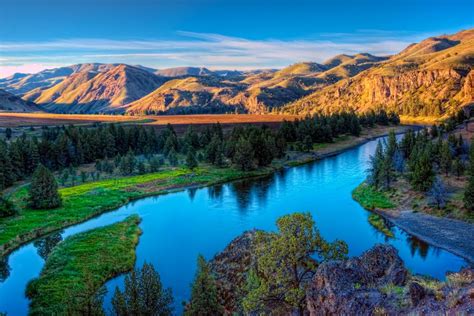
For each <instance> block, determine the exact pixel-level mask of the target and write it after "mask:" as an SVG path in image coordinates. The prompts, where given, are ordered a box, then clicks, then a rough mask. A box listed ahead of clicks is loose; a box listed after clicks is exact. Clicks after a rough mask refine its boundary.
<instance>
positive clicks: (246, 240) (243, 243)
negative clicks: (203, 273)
mask: <svg viewBox="0 0 474 316" xmlns="http://www.w3.org/2000/svg"><path fill="white" fill-rule="evenodd" d="M256 232H257V231H256V230H251V231H246V232H245V233H243V234H242V235H240V236H239V237H237V238H235V239H234V240H233V241H232V242H231V243H230V244H229V245H228V246H227V247H226V248H225V249H224V250H223V251H222V252H220V253H219V254H217V255H216V256H215V257H214V258H213V259H212V261H211V262H210V265H211V271H212V272H213V273H214V276H215V278H216V281H217V290H218V293H219V298H220V300H221V304H222V306H224V308H225V310H226V312H227V313H228V314H232V313H233V312H236V311H238V309H239V307H238V301H239V300H240V298H241V296H242V295H241V293H242V292H241V291H242V289H243V288H244V286H245V282H246V278H247V272H248V271H249V269H250V267H251V266H252V262H253V261H254V256H253V255H252V252H253V251H252V242H253V240H254V238H255V234H256Z"/></svg>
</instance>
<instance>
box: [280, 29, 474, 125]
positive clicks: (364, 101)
mask: <svg viewBox="0 0 474 316" xmlns="http://www.w3.org/2000/svg"><path fill="white" fill-rule="evenodd" d="M340 65H342V63H340ZM340 65H339V66H338V67H340ZM473 66H474V30H468V31H463V32H459V33H457V34H454V35H445V36H439V37H432V38H428V39H426V40H424V41H422V42H420V43H418V44H412V45H410V46H409V47H407V48H406V49H405V50H403V51H402V52H400V53H399V54H397V55H394V56H392V57H391V58H389V59H388V60H386V61H383V62H380V63H379V64H378V65H377V66H376V67H371V68H370V69H368V70H365V71H362V72H360V73H359V74H358V75H356V76H354V77H353V78H349V79H344V80H341V81H339V82H338V83H336V84H333V85H330V86H328V87H326V88H323V89H321V90H320V91H316V92H314V93H312V94H311V95H309V96H306V97H304V98H302V99H300V100H298V101H296V102H294V103H292V104H290V105H288V106H286V107H285V108H284V109H283V111H285V112H289V113H315V112H324V113H330V112H338V111H340V110H341V109H346V110H347V109H354V110H356V111H359V112H363V111H367V110H372V109H377V108H385V109H387V110H389V111H396V112H397V113H399V114H402V115H408V116H436V117H441V116H445V115H450V114H451V113H454V112H456V111H457V110H459V109H460V108H461V107H462V106H464V105H465V104H469V103H471V102H473V101H474V72H473ZM335 69H336V68H333V70H335Z"/></svg>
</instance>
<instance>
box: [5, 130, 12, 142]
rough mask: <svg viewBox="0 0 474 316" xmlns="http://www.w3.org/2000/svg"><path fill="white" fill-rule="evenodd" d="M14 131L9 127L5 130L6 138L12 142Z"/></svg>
mask: <svg viewBox="0 0 474 316" xmlns="http://www.w3.org/2000/svg"><path fill="white" fill-rule="evenodd" d="M12 134H13V132H12V129H11V128H10V127H7V129H6V130H5V137H6V138H7V139H8V140H10V139H11V138H12Z"/></svg>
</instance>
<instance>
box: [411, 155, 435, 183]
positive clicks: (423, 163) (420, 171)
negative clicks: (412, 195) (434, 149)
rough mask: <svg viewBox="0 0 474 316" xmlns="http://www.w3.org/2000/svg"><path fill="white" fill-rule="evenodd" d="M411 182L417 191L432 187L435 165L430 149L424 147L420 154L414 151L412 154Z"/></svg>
mask: <svg viewBox="0 0 474 316" xmlns="http://www.w3.org/2000/svg"><path fill="white" fill-rule="evenodd" d="M410 160H411V161H412V163H411V164H410V171H411V174H410V183H411V185H412V187H413V189H415V190H417V191H426V190H428V189H429V188H431V185H432V183H433V179H434V171H433V166H432V164H431V156H430V150H429V149H428V148H426V149H424V150H423V151H422V152H421V153H420V154H418V152H413V153H412V155H411V156H410Z"/></svg>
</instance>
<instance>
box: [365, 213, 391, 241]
mask: <svg viewBox="0 0 474 316" xmlns="http://www.w3.org/2000/svg"><path fill="white" fill-rule="evenodd" d="M368 221H369V224H370V225H372V226H373V227H375V228H376V229H377V230H378V231H380V232H381V233H383V234H384V235H385V236H387V237H388V238H394V237H395V235H394V234H393V232H392V231H391V230H390V228H389V227H387V224H386V223H385V220H384V219H383V218H382V217H381V216H380V215H377V214H374V213H370V215H369V218H368Z"/></svg>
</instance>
